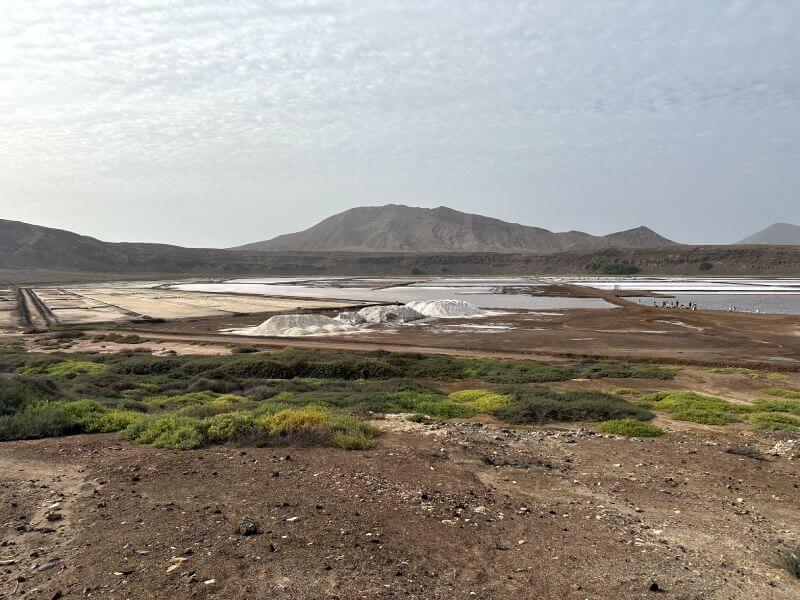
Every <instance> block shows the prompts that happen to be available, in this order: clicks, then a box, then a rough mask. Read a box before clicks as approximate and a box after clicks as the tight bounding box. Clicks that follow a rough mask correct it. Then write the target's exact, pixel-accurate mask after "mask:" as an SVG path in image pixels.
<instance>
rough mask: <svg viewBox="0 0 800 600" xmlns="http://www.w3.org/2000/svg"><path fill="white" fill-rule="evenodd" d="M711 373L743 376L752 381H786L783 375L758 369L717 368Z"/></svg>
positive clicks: (710, 370)
mask: <svg viewBox="0 0 800 600" xmlns="http://www.w3.org/2000/svg"><path fill="white" fill-rule="evenodd" d="M708 372H709V373H716V374H719V375H743V376H745V377H748V378H750V379H786V375H784V374H783V373H766V372H764V371H758V370H757V369H747V368H744V367H715V368H713V369H709V370H708Z"/></svg>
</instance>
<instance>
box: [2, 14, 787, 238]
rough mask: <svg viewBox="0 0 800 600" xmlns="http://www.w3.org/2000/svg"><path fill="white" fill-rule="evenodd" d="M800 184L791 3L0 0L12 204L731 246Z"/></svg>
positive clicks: (82, 212)
mask: <svg viewBox="0 0 800 600" xmlns="http://www.w3.org/2000/svg"><path fill="white" fill-rule="evenodd" d="M798 190H800V2H795V1H791V0H785V1H781V0H774V1H772V0H731V1H723V0H702V1H700V2H698V1H697V0H636V1H635V2H631V1H630V0H619V1H616V0H581V1H578V0H539V1H536V0H527V1H514V0H492V1H490V0H358V1H352V2H349V1H340V0H275V1H267V0H262V1H257V0H252V1H246V0H228V1H225V2H223V1H220V0H193V1H189V0H58V1H56V0H47V1H46V0H2V2H0V218H5V219H14V220H21V221H26V222H31V223H36V224H40V225H47V226H51V227H59V228H64V229H69V230H72V231H76V232H78V233H83V234H87V235H92V236H94V237H98V238H100V239H104V240H108V241H150V242H166V243H174V244H180V245H187V246H202V247H228V246H234V245H238V244H243V243H247V242H253V241H258V240H263V239H268V238H271V237H273V236H275V235H278V234H282V233H288V232H290V231H297V230H301V229H304V228H306V227H308V226H310V225H313V224H314V223H316V222H317V221H319V220H321V219H322V218H324V217H326V216H329V215H331V214H334V213H336V212H340V211H342V210H345V209H347V208H351V207H353V206H362V205H380V204H387V203H400V204H408V205H412V206H427V207H435V206H440V205H445V206H449V207H451V208H454V209H457V210H463V211H466V212H473V213H478V214H484V215H488V216H493V217H497V218H501V219H505V220H508V221H513V222H519V223H523V224H526V225H535V226H539V227H545V228H548V229H552V230H556V231H563V230H570V229H578V230H583V231H587V232H589V233H594V234H605V233H609V232H611V231H618V230H622V229H627V228H631V227H636V226H638V225H647V226H649V227H651V228H653V229H655V230H656V231H658V232H659V233H661V234H663V235H665V236H667V237H669V238H671V239H674V240H676V241H680V242H686V243H729V242H734V241H736V240H738V239H740V238H742V237H744V236H746V235H749V234H750V233H753V232H754V231H756V230H758V229H761V228H763V227H765V226H767V225H769V224H771V223H773V222H775V221H785V222H793V223H798V224H800V193H799V192H798Z"/></svg>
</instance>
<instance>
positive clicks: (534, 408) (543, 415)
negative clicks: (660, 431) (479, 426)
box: [495, 388, 654, 424]
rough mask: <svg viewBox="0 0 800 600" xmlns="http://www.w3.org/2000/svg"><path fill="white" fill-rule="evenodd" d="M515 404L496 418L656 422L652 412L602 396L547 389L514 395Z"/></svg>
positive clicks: (519, 391) (537, 420)
mask: <svg viewBox="0 0 800 600" xmlns="http://www.w3.org/2000/svg"><path fill="white" fill-rule="evenodd" d="M514 395H515V396H516V402H514V403H513V404H510V405H509V406H506V407H505V408H501V409H500V410H498V411H497V412H496V413H495V414H496V416H498V417H499V418H501V419H503V420H505V421H508V422H510V423H519V424H523V423H531V424H533V423H537V424H538V423H547V422H553V421H571V422H581V421H608V420H613V419H625V418H632V419H637V420H640V421H646V420H649V419H652V418H653V416H654V415H653V413H652V412H650V411H649V410H647V409H645V408H642V407H640V406H636V405H634V404H631V403H630V402H627V401H625V400H623V399H622V398H618V397H616V396H610V395H608V394H603V393H601V392H563V393H560V392H556V391H553V390H550V389H547V388H532V389H531V388H528V389H519V390H516V391H515V394H514Z"/></svg>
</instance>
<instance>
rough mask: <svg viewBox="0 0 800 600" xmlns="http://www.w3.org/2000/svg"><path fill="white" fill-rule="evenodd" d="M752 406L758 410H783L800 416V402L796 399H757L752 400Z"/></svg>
mask: <svg viewBox="0 0 800 600" xmlns="http://www.w3.org/2000/svg"><path fill="white" fill-rule="evenodd" d="M753 408H754V409H755V410H757V411H759V412H785V413H791V414H793V415H798V416H800V402H798V401H796V400H769V399H759V400H756V401H755V402H753Z"/></svg>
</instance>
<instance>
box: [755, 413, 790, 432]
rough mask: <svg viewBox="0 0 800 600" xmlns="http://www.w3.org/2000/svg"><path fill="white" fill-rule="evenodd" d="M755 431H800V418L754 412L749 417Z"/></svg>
mask: <svg viewBox="0 0 800 600" xmlns="http://www.w3.org/2000/svg"><path fill="white" fill-rule="evenodd" d="M747 418H748V420H749V421H750V422H751V423H752V424H753V429H767V430H770V431H779V430H783V431H800V417H794V416H792V415H785V414H782V413H774V412H754V413H750V414H749V415H747Z"/></svg>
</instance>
